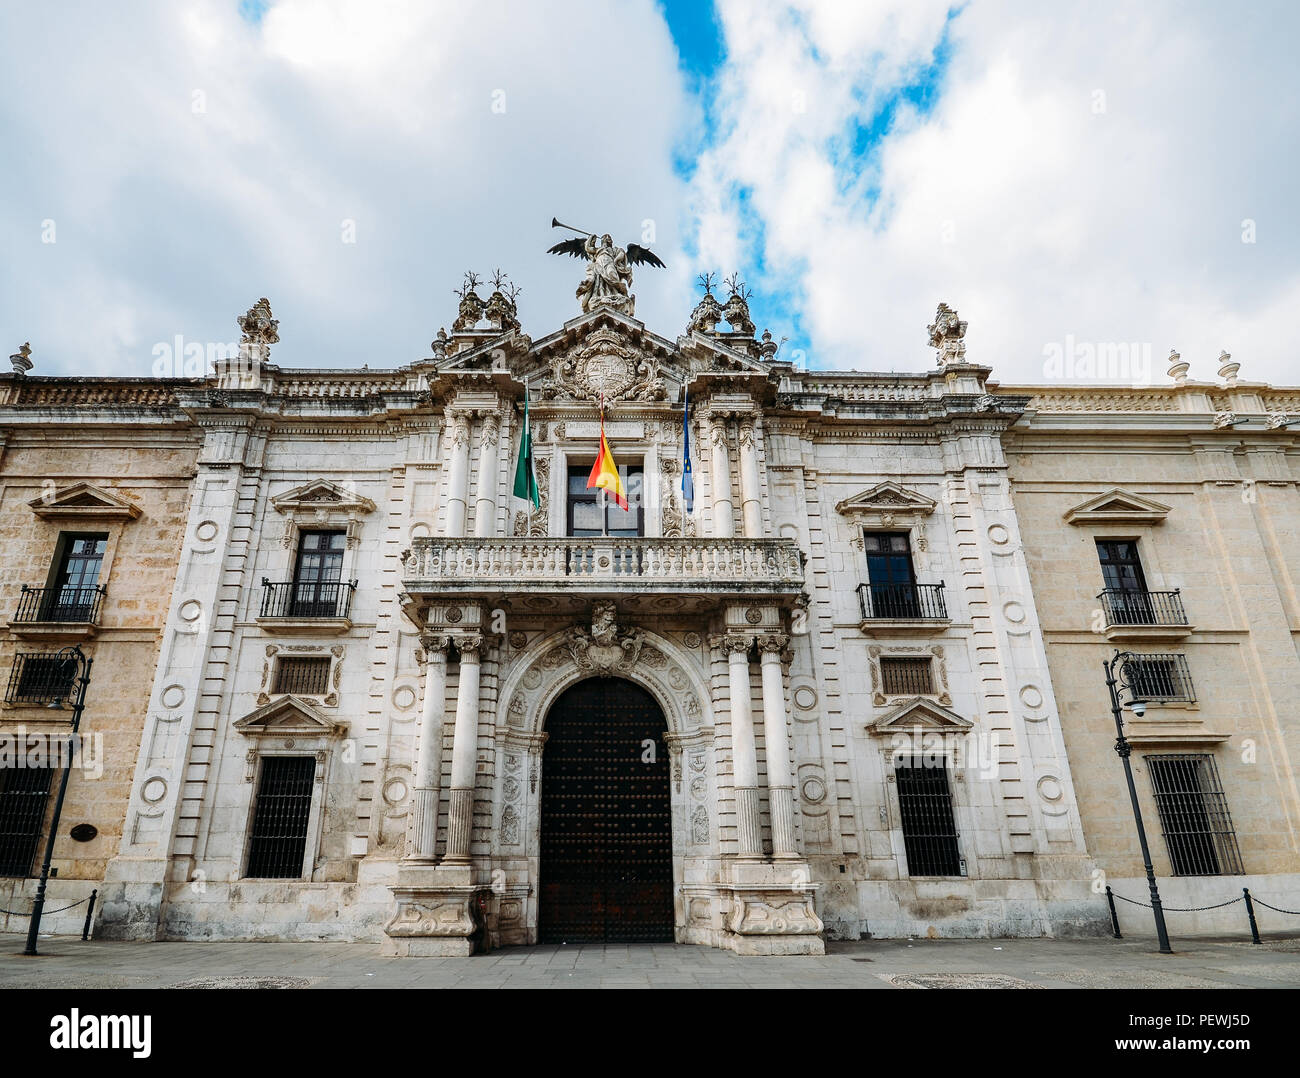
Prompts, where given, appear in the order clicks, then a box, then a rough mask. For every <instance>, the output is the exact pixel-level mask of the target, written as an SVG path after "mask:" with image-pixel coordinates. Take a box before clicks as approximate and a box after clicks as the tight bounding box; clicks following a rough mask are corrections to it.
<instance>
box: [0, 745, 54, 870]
mask: <svg viewBox="0 0 1300 1078" xmlns="http://www.w3.org/2000/svg"><path fill="white" fill-rule="evenodd" d="M53 775H54V770H53V768H49V767H4V768H0V876H23V877H25V876H30V875H31V873H32V859H33V858H34V857H35V856H36V847H37V846H38V845H39V843H40V841H41V832H42V830H43V825H44V823H45V806H46V803H47V802H48V801H49V797H50V782H51V779H52V778H53Z"/></svg>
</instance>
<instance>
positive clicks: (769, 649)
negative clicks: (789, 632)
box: [758, 633, 790, 655]
mask: <svg viewBox="0 0 1300 1078" xmlns="http://www.w3.org/2000/svg"><path fill="white" fill-rule="evenodd" d="M789 643H790V638H789V637H788V636H786V635H785V634H784V633H769V634H768V635H766V636H760V637H759V638H758V650H759V651H761V652H763V653H764V654H765V655H780V654H781V652H783V651H785V649H786V647H787V646H788V645H789Z"/></svg>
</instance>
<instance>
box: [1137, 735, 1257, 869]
mask: <svg viewBox="0 0 1300 1078" xmlns="http://www.w3.org/2000/svg"><path fill="white" fill-rule="evenodd" d="M1146 762H1147V766H1148V768H1149V769H1150V771H1151V785H1152V788H1153V789H1154V792H1155V798H1156V809H1157V810H1158V811H1159V813H1160V829H1161V830H1162V831H1163V832H1164V836H1165V846H1166V848H1167V849H1168V850H1169V860H1170V863H1171V864H1172V866H1173V874H1174V875H1175V876H1239V875H1241V874H1242V867H1241V851H1240V849H1238V847H1237V835H1236V832H1235V831H1234V830H1233V828H1232V817H1231V816H1230V815H1228V802H1227V799H1226V798H1225V797H1224V796H1223V787H1222V786H1221V785H1220V784H1219V769H1218V768H1217V767H1216V766H1215V763H1214V757H1213V756H1210V755H1208V754H1193V753H1175V754H1171V755H1167V756H1148V757H1147V758H1146Z"/></svg>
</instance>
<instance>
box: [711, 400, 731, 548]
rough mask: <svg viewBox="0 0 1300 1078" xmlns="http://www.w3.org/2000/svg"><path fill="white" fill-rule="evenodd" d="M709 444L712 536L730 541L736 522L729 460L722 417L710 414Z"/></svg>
mask: <svg viewBox="0 0 1300 1078" xmlns="http://www.w3.org/2000/svg"><path fill="white" fill-rule="evenodd" d="M709 444H710V446H711V447H712V457H711V460H710V465H709V486H710V488H711V490H712V492H713V534H714V536H715V537H716V538H718V539H731V538H733V537H734V536H735V534H736V521H735V516H734V514H735V510H734V507H733V506H732V504H731V458H730V455H729V454H728V453H727V421H726V418H725V417H724V416H720V415H716V414H710V416H709Z"/></svg>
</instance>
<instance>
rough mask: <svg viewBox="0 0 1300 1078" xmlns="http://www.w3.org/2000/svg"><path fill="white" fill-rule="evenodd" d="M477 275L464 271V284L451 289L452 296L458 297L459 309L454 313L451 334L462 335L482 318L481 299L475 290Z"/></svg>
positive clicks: (477, 280)
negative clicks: (454, 319)
mask: <svg viewBox="0 0 1300 1078" xmlns="http://www.w3.org/2000/svg"><path fill="white" fill-rule="evenodd" d="M478 283H479V275H478V274H477V273H475V272H474V271H473V270H466V271H465V283H464V284H462V285H461V286H460V287H459V288H455V289H452V295H455V296H459V297H460V309H459V310H458V311H457V312H456V321H454V322H453V323H452V324H451V331H452V332H453V333H464V332H465V331H466V330H471V329H473V328H474V327H475V326H476V325H478V323H479V319H481V318H482V317H483V308H484V303H483V298H482V297H481V296H480V295H479V294H478V292H477V291H475V289H477V288H478Z"/></svg>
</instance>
